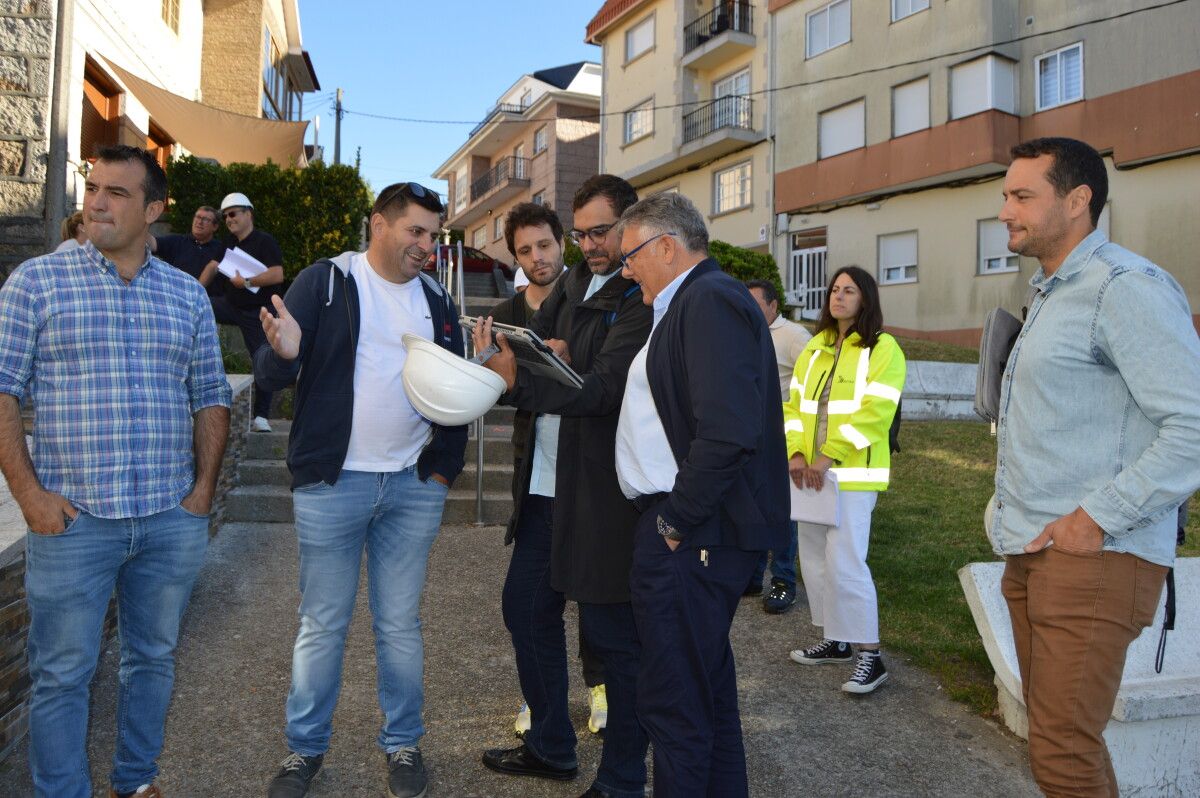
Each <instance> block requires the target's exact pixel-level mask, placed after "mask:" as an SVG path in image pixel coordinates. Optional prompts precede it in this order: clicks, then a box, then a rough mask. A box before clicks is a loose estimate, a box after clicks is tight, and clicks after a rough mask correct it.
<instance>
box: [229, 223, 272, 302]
mask: <svg viewBox="0 0 1200 798" xmlns="http://www.w3.org/2000/svg"><path fill="white" fill-rule="evenodd" d="M225 246H226V247H228V248H229V249H240V250H242V251H243V252H245V253H246V254H247V255H250V256H251V257H253V258H256V259H257V260H258V262H259V263H261V264H262V265H263V266H266V267H268V268H270V267H271V266H282V265H283V251H282V250H281V249H280V248H279V242H277V241H276V240H275V237H274V236H272V235H271V234H270V233H264V232H263V231H262V230H254V231H253V232H251V233H250V235H248V236H246V237H245V238H243V239H242V240H241V241H238V240H237V239H236V238H230V239H229V240H228V241H226V242H225ZM278 293H279V286H278V285H272V286H267V287H264V288H259V289H258V293H257V294H256V293H254V292H252V291H247V290H246V289H245V288H234V287H233V283H228V284H227V285H226V287H225V298H226V299H227V300H229V304H230V305H233V306H234V307H235V308H238V309H240V310H255V309H257V308H260V307H262V308H269V307H271V297H273V296H275V295H276V294H278Z"/></svg>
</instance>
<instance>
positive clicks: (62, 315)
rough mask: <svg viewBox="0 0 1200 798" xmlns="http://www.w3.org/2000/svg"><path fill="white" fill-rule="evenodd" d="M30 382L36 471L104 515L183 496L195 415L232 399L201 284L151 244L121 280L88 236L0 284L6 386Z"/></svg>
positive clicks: (148, 511) (10, 389) (188, 485)
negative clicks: (132, 271) (87, 240)
mask: <svg viewBox="0 0 1200 798" xmlns="http://www.w3.org/2000/svg"><path fill="white" fill-rule="evenodd" d="M27 388H31V391H32V395H33V400H34V403H35V405H36V410H35V424H34V432H33V462H34V467H35V470H36V471H37V476H38V479H39V480H40V481H41V483H42V486H43V487H44V488H45V489H46V490H49V491H53V492H56V493H61V494H62V495H63V496H65V497H66V498H67V499H68V500H69V501H70V502H71V503H72V504H74V505H76V506H77V507H79V508H81V509H83V510H85V511H86V512H88V513H89V514H91V515H95V516H98V517H101V518H138V517H143V516H147V515H152V514H154V513H158V512H162V511H163V510H167V509H170V508H172V507H174V506H175V505H177V504H178V503H179V502H180V500H181V499H183V497H184V496H186V495H187V494H188V493H189V492H190V491H191V489H192V485H193V482H194V479H195V468H194V464H193V451H192V414H193V413H195V412H197V411H198V410H201V409H202V408H205V407H210V406H214V405H221V406H224V407H228V406H229V404H230V400H231V398H232V397H231V391H230V388H229V382H228V381H227V380H226V378H225V370H224V368H223V367H222V364H221V348H220V344H219V343H218V340H217V329H216V324H215V323H214V321H213V315H212V308H211V307H210V305H209V303H208V297H207V296H206V295H205V293H204V289H203V288H202V287H201V286H200V284H199V283H198V282H196V280H195V279H193V278H192V277H189V276H188V275H186V274H184V273H183V272H181V271H179V270H178V269H175V268H173V267H171V266H169V265H167V264H166V263H164V262H162V261H161V260H158V259H157V258H154V257H150V256H149V251H148V250H147V260H146V262H145V263H144V264H143V265H142V267H141V268H140V269H139V270H138V272H137V274H136V275H135V276H134V278H133V280H132V281H131V282H129V283H126V282H125V281H124V280H122V279H121V277H120V275H119V274H118V273H117V269H116V266H115V265H114V264H113V263H112V262H111V261H109V260H108V259H107V258H105V257H104V256H103V255H101V254H100V252H99V251H97V250H96V248H95V247H94V246H92V244H91V243H88V244H86V245H84V246H82V247H80V248H78V249H73V250H70V251H67V252H60V253H54V254H51V255H45V256H43V257H40V258H34V259H32V260H28V261H26V262H25V263H23V264H21V265H20V266H19V267H18V268H17V269H16V271H14V272H13V273H12V274H11V275H10V276H9V278H8V280H7V281H6V282H5V283H4V286H3V288H0V392H3V393H7V394H12V395H13V396H16V397H18V398H20V397H21V396H23V395H24V394H25V392H26V389H27Z"/></svg>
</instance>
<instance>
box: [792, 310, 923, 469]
mask: <svg viewBox="0 0 1200 798" xmlns="http://www.w3.org/2000/svg"><path fill="white" fill-rule="evenodd" d="M836 341H837V332H836V330H826V331H824V332H823V333H821V334H820V335H817V336H815V337H814V338H813V339H812V340H811V341H809V342H808V345H807V346H805V347H804V351H803V352H801V353H800V359H799V360H797V361H796V370H795V372H794V373H793V375H792V390H791V395H790V397H789V398H788V401H786V402H784V404H783V421H784V424H783V428H784V431H785V433H786V434H787V453H788V457H789V458H790V457H792V455H794V454H796V452H799V453H800V454H802V455H804V459H805V460H807V461H808V462H810V463H811V462H812V461H813V458H814V456H815V453H814V452H813V449H814V444H815V443H816V437H817V408H818V400H819V399H820V398H821V393H822V391H824V390H825V384H826V383H827V382H828V381H829V380H833V387H832V388H831V389H830V392H829V406H828V411H829V423H828V428H827V429H828V431H827V433H826V440H825V443H824V444H823V445H822V446H821V452H820V453H821V454H823V455H825V456H826V457H829V458H830V459H831V460H833V461H834V465H833V467H832V468H831V469H830V470H831V471H833V472H834V473H835V474H836V475H837V479H838V487H839V488H840V489H841V490H860V491H865V490H887V486H888V479H889V478H890V476H891V461H892V456H891V448H890V446H889V444H888V431H889V430H890V429H891V426H892V419H893V417H895V415H896V405H897V404H898V403H899V402H900V392H901V391H902V390H903V389H904V374H905V363H904V353H903V352H902V351H900V345H899V344H898V343H896V339H895V338H893V337H892V336H890V335H888V334H887V333H880V335H879V340H878V341H877V342H876V344H875V346H874V347H872V348H870V349H865V348H863V347H861V346H859V343H860V342H861V341H862V339H861V338H860V337H859V335H858V333H850V335H849V336H847V337H846V340H845V341H843V342H842V354H841V357H839V358H838V361H837V369H836V370H835V371H834V373H832V374H830V371H831V370H833V360H834V344H835V343H836Z"/></svg>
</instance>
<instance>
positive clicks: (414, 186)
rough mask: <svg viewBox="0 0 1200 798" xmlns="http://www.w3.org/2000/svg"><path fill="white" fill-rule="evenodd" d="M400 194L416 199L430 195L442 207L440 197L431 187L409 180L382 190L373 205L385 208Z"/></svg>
mask: <svg viewBox="0 0 1200 798" xmlns="http://www.w3.org/2000/svg"><path fill="white" fill-rule="evenodd" d="M401 194H408V195H409V196H410V197H415V198H416V199H425V198H426V197H430V198H432V199H433V201H434V202H436V203H437V204H438V207H439V208H441V207H442V197H441V195H440V194H438V193H437V192H436V191H434V190H433V189H431V188H425V186H423V185H421V184H420V183H413V182H411V181H410V182H408V183H397V184H395V185H394V186H391V187H390V188H388V189H385V190H384V192H383V193H382V194H380V195H379V199H378V200H377V201H376V203H375V207H377V208H380V209H383V208H386V207H387V206H388V205H390V204H391V203H392V200H394V199H396V197H398V196H400V195H401Z"/></svg>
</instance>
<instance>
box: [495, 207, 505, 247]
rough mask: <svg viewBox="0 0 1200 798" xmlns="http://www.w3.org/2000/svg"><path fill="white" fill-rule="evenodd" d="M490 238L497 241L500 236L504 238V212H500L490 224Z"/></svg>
mask: <svg viewBox="0 0 1200 798" xmlns="http://www.w3.org/2000/svg"><path fill="white" fill-rule="evenodd" d="M492 238H493V239H495V240H497V241H499V240H500V239H501V238H504V214H500V215H499V216H497V217H496V220H495V222H494V223H493V225H492Z"/></svg>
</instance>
